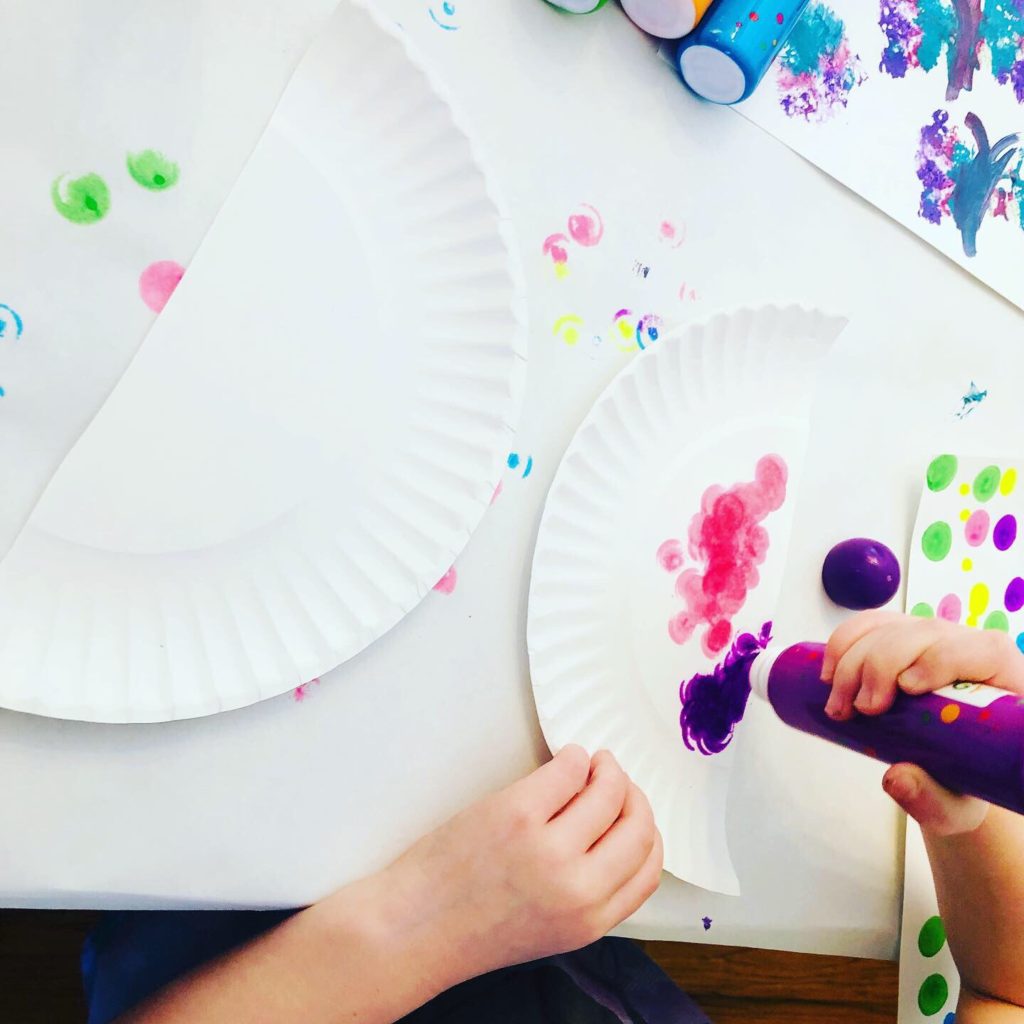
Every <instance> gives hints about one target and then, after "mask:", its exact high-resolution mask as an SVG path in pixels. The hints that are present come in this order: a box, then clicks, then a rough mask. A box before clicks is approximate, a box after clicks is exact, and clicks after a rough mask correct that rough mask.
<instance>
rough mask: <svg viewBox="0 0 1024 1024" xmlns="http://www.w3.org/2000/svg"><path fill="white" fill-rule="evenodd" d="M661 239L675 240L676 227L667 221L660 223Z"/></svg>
mask: <svg viewBox="0 0 1024 1024" xmlns="http://www.w3.org/2000/svg"><path fill="white" fill-rule="evenodd" d="M661 237H662V238H675V237H676V226H675V225H674V224H673V223H672V222H671V221H668V220H663V221H662V222H661Z"/></svg>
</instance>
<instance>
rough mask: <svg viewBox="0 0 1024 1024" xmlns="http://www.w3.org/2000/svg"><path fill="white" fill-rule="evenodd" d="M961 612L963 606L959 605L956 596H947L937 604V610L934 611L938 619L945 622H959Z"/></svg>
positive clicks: (958, 599)
mask: <svg viewBox="0 0 1024 1024" xmlns="http://www.w3.org/2000/svg"><path fill="white" fill-rule="evenodd" d="M962 611H963V606H962V605H961V604H960V598H959V597H958V596H957V595H956V594H947V595H946V596H945V597H944V598H943V599H942V600H941V601H940V602H939V606H938V608H936V609H935V614H936V615H937V616H938V617H939V618H940V619H945V620H946V622H959V621H960V613H961V612H962Z"/></svg>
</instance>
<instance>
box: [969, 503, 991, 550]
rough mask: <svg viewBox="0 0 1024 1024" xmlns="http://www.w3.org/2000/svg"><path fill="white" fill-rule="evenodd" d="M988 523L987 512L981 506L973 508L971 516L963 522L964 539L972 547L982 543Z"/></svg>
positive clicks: (986, 534) (986, 532) (986, 533)
mask: <svg viewBox="0 0 1024 1024" xmlns="http://www.w3.org/2000/svg"><path fill="white" fill-rule="evenodd" d="M988 524H989V518H988V513H987V512H986V511H985V510H984V509H983V508H979V509H975V510H974V511H973V512H972V513H971V517H970V518H969V519H968V520H967V522H966V523H964V540H966V541H967V543H968V544H970V545H971V547H972V548H976V547H978V546H979V545H981V544H984V543H985V538H986V537H987V536H988Z"/></svg>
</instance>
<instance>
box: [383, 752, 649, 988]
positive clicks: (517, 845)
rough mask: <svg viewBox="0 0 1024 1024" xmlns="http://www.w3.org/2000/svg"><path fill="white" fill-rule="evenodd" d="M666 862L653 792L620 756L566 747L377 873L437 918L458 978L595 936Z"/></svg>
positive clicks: (426, 915) (636, 902)
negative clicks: (639, 785) (652, 804)
mask: <svg viewBox="0 0 1024 1024" xmlns="http://www.w3.org/2000/svg"><path fill="white" fill-rule="evenodd" d="M661 862H662V846H661V836H660V835H659V834H658V830H657V828H656V827H655V825H654V817H653V815H652V813H651V808H650V805H649V804H648V802H647V798H646V797H645V796H644V795H643V793H641V792H640V790H639V789H638V788H637V787H636V785H635V784H634V783H633V782H631V781H630V779H629V777H628V776H627V775H626V773H625V772H624V771H623V770H622V769H621V768H620V767H619V765H618V762H616V760H615V758H614V757H612V755H611V754H610V753H608V752H607V751H600V752H599V753H597V754H595V755H594V757H593V759H591V758H589V757H588V756H587V754H586V752H585V751H584V750H583V748H582V747H577V746H568V747H565V748H564V749H562V750H561V751H560V752H559V753H558V754H557V755H556V756H555V757H554V758H553V759H552V760H551V761H549V762H548V763H547V764H545V765H543V766H542V767H540V768H538V769H537V770H536V771H535V772H533V773H532V774H530V775H528V776H527V777H526V778H524V779H520V780H519V781H518V782H515V783H513V784H512V785H511V786H509V787H508V788H507V789H504V790H502V791H501V792H499V793H495V794H494V795H492V796H489V797H486V798H484V799H483V800H481V801H479V802H478V803H476V804H474V805H473V806H472V807H470V808H468V809H467V810H465V811H463V812H462V813H461V814H458V815H456V816H455V817H454V818H453V819H452V820H451V821H449V822H448V823H447V824H445V825H442V826H441V827H440V828H439V829H438V830H437V831H435V832H433V833H431V834H430V835H428V836H426V837H424V838H423V839H421V840H420V841H419V842H418V843H416V845H415V846H413V847H412V848H411V849H410V850H409V851H408V852H407V853H406V854H405V855H403V856H402V857H401V858H400V859H399V860H398V861H397V862H396V863H395V864H394V865H392V866H391V867H390V868H388V869H387V870H386V871H385V872H384V873H383V874H382V875H381V876H380V877H381V879H382V881H383V882H384V883H385V884H386V885H388V886H390V887H392V888H393V889H394V891H395V892H396V894H398V895H399V898H401V899H402V900H403V901H409V902H410V905H413V906H417V907H419V908H420V910H421V912H422V917H423V920H424V921H432V922H433V923H434V924H435V925H437V941H439V942H442V943H445V944H446V945H447V947H448V948H450V951H451V952H450V956H451V960H452V967H453V970H454V971H455V976H454V981H459V980H463V978H468V977H471V976H473V975H475V974H480V973H483V972H485V971H489V970H493V969H495V968H497V967H501V966H505V965H508V964H513V963H522V962H525V961H527V960H534V959H537V958H539V957H542V956H546V955H549V954H553V953H560V952H564V951H566V950H570V949H575V948H578V947H580V946H584V945H586V944H588V943H590V942H593V941H596V940H597V939H598V938H600V937H601V936H602V935H604V934H605V933H606V932H607V931H609V930H610V929H611V928H613V927H614V926H615V925H617V924H618V923H619V922H620V921H622V920H623V919H625V918H626V917H628V916H629V915H630V914H632V913H633V911H634V910H636V909H637V908H638V907H639V906H640V905H641V904H642V903H643V902H644V901H645V900H646V899H647V898H648V896H650V895H651V894H652V893H653V892H654V890H655V889H656V888H657V886H658V881H659V878H660V875H661ZM454 981H450V983H451V984H454Z"/></svg>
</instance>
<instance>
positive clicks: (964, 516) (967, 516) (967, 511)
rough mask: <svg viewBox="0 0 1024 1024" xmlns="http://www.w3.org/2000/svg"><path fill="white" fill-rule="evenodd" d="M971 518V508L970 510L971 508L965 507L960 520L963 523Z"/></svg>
mask: <svg viewBox="0 0 1024 1024" xmlns="http://www.w3.org/2000/svg"><path fill="white" fill-rule="evenodd" d="M970 518H971V510H970V509H969V508H965V509H964V510H963V511H962V512H961V513H960V522H961V523H966V522H967V520H968V519H970Z"/></svg>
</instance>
